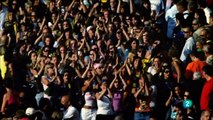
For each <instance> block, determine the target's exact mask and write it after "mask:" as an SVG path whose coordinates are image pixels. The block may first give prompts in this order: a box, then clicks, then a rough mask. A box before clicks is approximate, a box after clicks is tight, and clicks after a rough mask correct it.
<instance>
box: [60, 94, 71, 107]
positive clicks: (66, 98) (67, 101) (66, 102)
mask: <svg viewBox="0 0 213 120" xmlns="http://www.w3.org/2000/svg"><path fill="white" fill-rule="evenodd" d="M61 104H62V105H63V106H64V107H66V108H68V107H69V106H70V104H71V102H70V96H69V95H64V96H62V97H61Z"/></svg>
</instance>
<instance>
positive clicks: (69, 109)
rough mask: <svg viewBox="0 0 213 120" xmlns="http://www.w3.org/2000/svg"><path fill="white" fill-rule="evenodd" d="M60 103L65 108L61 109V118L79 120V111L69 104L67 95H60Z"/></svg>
mask: <svg viewBox="0 0 213 120" xmlns="http://www.w3.org/2000/svg"><path fill="white" fill-rule="evenodd" d="M61 104H62V105H63V106H64V108H65V110H64V111H63V120H67V119H71V120H80V116H79V112H78V110H77V109H76V108H75V107H74V106H72V105H71V101H70V96H69V95H64V96H62V98H61Z"/></svg>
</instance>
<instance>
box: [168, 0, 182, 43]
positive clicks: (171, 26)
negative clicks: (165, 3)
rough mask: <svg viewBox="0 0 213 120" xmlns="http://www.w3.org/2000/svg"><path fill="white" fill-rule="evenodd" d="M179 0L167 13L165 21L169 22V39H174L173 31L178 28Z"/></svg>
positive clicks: (175, 0) (174, 0) (174, 1)
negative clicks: (177, 4)
mask: <svg viewBox="0 0 213 120" xmlns="http://www.w3.org/2000/svg"><path fill="white" fill-rule="evenodd" d="M177 1H179V0H173V3H174V5H173V6H172V7H171V8H170V9H168V10H167V11H166V15H165V20H166V21H167V37H168V38H169V39H172V37H173V30H174V28H175V26H176V14H177V13H178V10H177V6H176V3H177Z"/></svg>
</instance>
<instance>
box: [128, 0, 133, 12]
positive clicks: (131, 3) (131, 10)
mask: <svg viewBox="0 0 213 120" xmlns="http://www.w3.org/2000/svg"><path fill="white" fill-rule="evenodd" d="M129 8H130V14H133V12H134V6H133V2H132V0H129Z"/></svg>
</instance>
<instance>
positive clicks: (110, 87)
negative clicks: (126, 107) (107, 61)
mask: <svg viewBox="0 0 213 120" xmlns="http://www.w3.org/2000/svg"><path fill="white" fill-rule="evenodd" d="M114 74H115V77H114V79H113V80H112V82H111V83H110V86H109V89H112V87H113V84H114V82H115V80H116V79H117V76H118V75H117V72H114Z"/></svg>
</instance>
